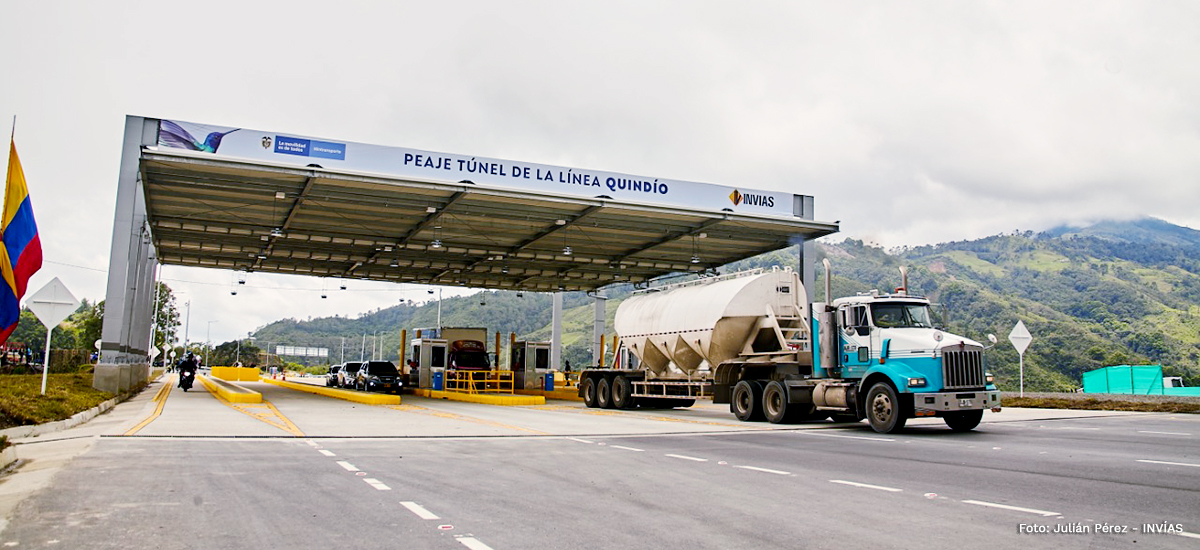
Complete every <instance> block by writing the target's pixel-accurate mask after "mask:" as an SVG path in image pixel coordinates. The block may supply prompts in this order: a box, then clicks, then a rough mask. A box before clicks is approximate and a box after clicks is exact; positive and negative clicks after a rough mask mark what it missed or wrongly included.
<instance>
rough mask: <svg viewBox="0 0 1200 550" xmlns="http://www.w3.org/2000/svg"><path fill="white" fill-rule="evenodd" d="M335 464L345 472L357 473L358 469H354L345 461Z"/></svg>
mask: <svg viewBox="0 0 1200 550" xmlns="http://www.w3.org/2000/svg"><path fill="white" fill-rule="evenodd" d="M337 464H338V466H341V467H343V468H345V469H346V471H347V472H357V471H358V468H355V467H354V465H353V464H351V463H349V462H346V461H345V460H339V461H338V462H337Z"/></svg>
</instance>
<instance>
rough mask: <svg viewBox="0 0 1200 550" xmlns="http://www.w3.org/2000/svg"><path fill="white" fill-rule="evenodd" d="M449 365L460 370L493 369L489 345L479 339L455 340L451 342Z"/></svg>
mask: <svg viewBox="0 0 1200 550" xmlns="http://www.w3.org/2000/svg"><path fill="white" fill-rule="evenodd" d="M448 361H449V367H450V368H452V369H458V370H491V368H492V363H491V361H490V360H489V359H488V353H487V346H485V345H484V344H483V342H480V341H478V340H455V341H453V342H451V343H450V355H449V358H448Z"/></svg>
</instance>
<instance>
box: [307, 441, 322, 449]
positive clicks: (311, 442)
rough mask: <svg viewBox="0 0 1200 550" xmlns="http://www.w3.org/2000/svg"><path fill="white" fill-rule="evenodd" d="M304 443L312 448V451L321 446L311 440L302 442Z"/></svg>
mask: <svg viewBox="0 0 1200 550" xmlns="http://www.w3.org/2000/svg"><path fill="white" fill-rule="evenodd" d="M304 442H305V443H308V446H309V447H312V448H314V449H316V448H318V447H320V446H321V445H320V444H319V443H317V442H316V441H313V440H311V439H306V440H304Z"/></svg>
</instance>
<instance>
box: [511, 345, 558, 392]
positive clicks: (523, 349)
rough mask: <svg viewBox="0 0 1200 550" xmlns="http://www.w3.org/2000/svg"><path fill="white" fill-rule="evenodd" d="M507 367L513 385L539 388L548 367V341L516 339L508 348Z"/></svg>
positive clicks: (533, 388)
mask: <svg viewBox="0 0 1200 550" xmlns="http://www.w3.org/2000/svg"><path fill="white" fill-rule="evenodd" d="M508 368H509V370H511V371H513V386H515V387H516V388H518V389H521V388H524V389H527V390H540V389H542V387H543V386H544V385H545V379H546V374H547V373H550V372H553V370H552V369H551V368H550V342H527V341H525V340H518V341H517V342H516V343H515V344H513V347H512V349H511V350H509V357H508Z"/></svg>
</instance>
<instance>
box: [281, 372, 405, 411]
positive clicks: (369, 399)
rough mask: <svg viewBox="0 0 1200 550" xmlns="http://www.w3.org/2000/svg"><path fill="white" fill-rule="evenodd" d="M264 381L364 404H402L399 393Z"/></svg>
mask: <svg viewBox="0 0 1200 550" xmlns="http://www.w3.org/2000/svg"><path fill="white" fill-rule="evenodd" d="M262 381H263V382H266V383H268V384H273V385H276V386H281V387H284V388H288V389H291V390H296V391H302V392H308V393H315V394H317V395H324V396H326V397H333V398H335V399H345V400H346V401H353V402H355V403H362V404H364V405H399V404H400V396H399V395H390V394H385V393H366V392H361V391H352V390H341V389H337V388H327V387H325V386H314V385H312V384H301V383H299V382H285V381H283V380H274V379H271V378H263V379H262Z"/></svg>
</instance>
